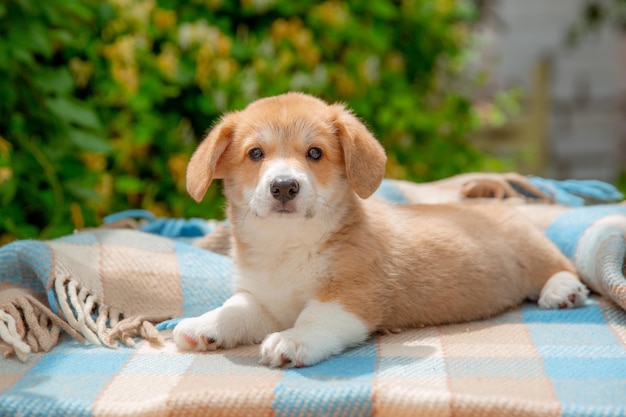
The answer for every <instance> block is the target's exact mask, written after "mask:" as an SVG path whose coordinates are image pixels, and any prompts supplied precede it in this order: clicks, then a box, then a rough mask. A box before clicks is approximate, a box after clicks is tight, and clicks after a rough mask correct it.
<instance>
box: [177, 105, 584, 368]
mask: <svg viewBox="0 0 626 417" xmlns="http://www.w3.org/2000/svg"><path fill="white" fill-rule="evenodd" d="M385 163H386V156H385V152H384V150H383V148H382V146H381V145H380V144H379V142H378V141H377V140H376V139H375V138H374V136H373V135H372V133H370V131H369V130H368V129H367V128H366V127H365V125H364V124H363V123H362V122H361V121H360V120H359V119H358V118H357V117H355V115H354V114H353V113H352V112H350V111H349V110H347V109H346V107H345V106H344V105H342V104H327V103H326V102H324V101H322V100H319V99H317V98H315V97H312V96H309V95H305V94H301V93H287V94H283V95H278V96H275V97H269V98H263V99H260V100H257V101H255V102H253V103H251V104H250V105H248V107H246V108H245V109H244V110H242V111H235V112H231V113H227V114H226V115H224V116H223V118H222V119H221V121H220V122H219V123H218V124H217V125H216V126H215V127H214V128H213V129H212V130H210V132H209V133H208V135H207V136H206V138H205V139H204V140H203V142H202V143H201V144H200V146H199V147H198V148H197V150H196V151H195V153H194V154H193V156H192V158H191V160H190V162H189V165H188V168H187V189H188V191H189V193H190V195H191V196H192V197H193V198H194V199H195V200H197V201H200V200H202V198H203V197H204V195H205V193H206V191H207V188H208V187H209V185H210V184H211V182H212V181H213V180H214V179H222V180H223V190H224V195H225V197H226V201H227V216H228V219H229V221H230V224H231V229H232V248H231V251H232V256H233V259H234V271H233V278H234V284H235V293H234V295H233V296H232V297H231V298H229V299H228V300H227V301H226V302H224V304H223V305H222V306H221V307H219V308H217V309H215V310H212V311H209V312H207V313H206V314H203V315H202V316H199V317H194V318H188V319H184V320H182V321H181V322H180V323H179V324H178V325H177V326H176V328H175V329H174V332H173V338H174V341H175V343H176V345H177V347H178V348H179V349H180V350H185V351H190V350H191V351H194V350H195V351H206V350H215V349H229V348H232V347H235V346H238V345H247V344H256V343H260V344H261V346H260V349H261V362H262V363H264V364H266V365H269V366H271V367H288V366H296V367H301V366H309V365H313V364H315V363H318V362H320V361H323V360H325V359H327V358H328V357H330V356H331V355H335V354H337V353H340V352H342V351H343V350H345V349H346V348H348V347H350V346H354V345H358V344H360V343H362V342H364V341H365V340H366V339H367V338H368V337H369V335H370V334H371V333H373V332H376V331H385V330H391V329H402V328H411V327H423V326H434V325H440V324H445V323H456V322H464V321H470V320H479V319H483V318H486V317H490V316H493V315H495V314H498V313H502V312H504V311H505V310H507V309H509V308H511V307H514V306H517V305H519V304H520V303H522V302H523V301H524V300H525V299H532V300H538V303H539V306H540V307H541V308H546V309H557V308H572V307H577V306H581V305H583V304H584V303H585V300H586V299H587V294H588V291H587V289H586V287H585V286H584V285H583V284H582V283H581V282H580V280H579V279H578V277H577V275H576V271H575V269H574V267H573V266H572V264H571V263H570V262H569V260H568V259H567V258H566V257H565V256H564V255H563V254H561V252H560V251H559V250H558V249H557V247H556V246H555V245H554V244H553V243H552V242H550V241H549V240H548V239H547V238H546V237H545V236H544V235H543V233H542V232H541V231H540V230H539V229H538V228H536V227H535V226H533V225H532V224H530V223H529V222H528V221H527V220H525V219H524V217H523V216H522V215H520V213H519V212H518V211H516V210H515V209H514V208H512V207H509V206H507V205H504V204H488V205H480V204H471V205H461V204H459V205H454V204H423V205H394V204H390V203H387V202H383V201H380V200H379V199H377V198H369V197H370V196H371V195H372V194H373V193H374V192H375V191H376V189H377V188H378V186H379V185H380V183H381V181H382V179H383V176H384V174H385Z"/></svg>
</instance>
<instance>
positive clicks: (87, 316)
mask: <svg viewBox="0 0 626 417" xmlns="http://www.w3.org/2000/svg"><path fill="white" fill-rule="evenodd" d="M54 288H55V293H56V297H57V302H58V305H59V309H60V310H61V312H62V313H63V317H64V318H65V319H66V320H67V323H68V324H69V325H70V326H71V327H72V328H73V329H75V330H77V331H78V332H79V333H80V334H81V335H83V336H84V337H85V339H87V340H89V341H90V342H91V343H93V344H94V345H105V346H107V347H110V348H117V347H118V344H117V342H116V341H117V340H119V341H121V342H122V343H123V344H124V345H126V346H135V342H134V340H133V337H135V336H140V337H142V338H143V339H146V340H148V341H149V342H150V343H155V344H159V345H160V344H163V338H162V337H161V335H160V334H159V332H158V330H157V329H156V328H155V327H154V325H153V324H152V323H151V322H150V321H149V320H148V319H147V318H145V317H143V316H137V317H125V316H124V314H123V313H122V312H120V311H118V310H116V309H115V308H112V307H107V306H104V305H103V304H101V303H99V302H98V300H97V299H96V297H95V296H94V295H93V294H92V293H90V292H89V290H87V289H86V288H81V287H80V284H79V283H78V282H77V281H76V280H74V279H72V277H71V276H69V275H67V274H59V275H58V276H57V277H56V278H55V280H54Z"/></svg>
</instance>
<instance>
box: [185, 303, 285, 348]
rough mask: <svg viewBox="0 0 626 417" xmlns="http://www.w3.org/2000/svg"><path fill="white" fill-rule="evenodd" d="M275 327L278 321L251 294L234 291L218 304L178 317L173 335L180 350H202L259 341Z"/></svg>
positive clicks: (231, 346) (275, 329)
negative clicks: (203, 312) (208, 308)
mask: <svg viewBox="0 0 626 417" xmlns="http://www.w3.org/2000/svg"><path fill="white" fill-rule="evenodd" d="M277 330H280V325H279V323H278V322H277V321H276V320H275V319H274V318H273V317H272V316H271V315H270V314H269V313H268V311H267V310H266V309H265V308H264V307H263V306H262V305H261V304H260V303H259V302H258V301H257V300H256V299H255V298H254V297H253V296H252V295H250V294H248V293H236V294H235V295H233V296H232V297H231V298H229V299H228V300H226V302H224V305H222V307H219V308H217V309H215V310H212V311H209V312H208V313H206V314H203V315H202V316H199V317H194V318H189V319H184V320H182V321H181V322H180V323H178V325H177V326H176V327H175V328H174V332H173V337H174V342H175V343H176V346H177V347H178V348H179V349H180V350H199V351H202V350H215V349H220V348H224V349H229V348H233V347H235V346H237V345H250V344H254V343H259V342H260V341H261V340H263V338H264V337H265V336H266V335H268V334H269V333H272V332H275V331H277Z"/></svg>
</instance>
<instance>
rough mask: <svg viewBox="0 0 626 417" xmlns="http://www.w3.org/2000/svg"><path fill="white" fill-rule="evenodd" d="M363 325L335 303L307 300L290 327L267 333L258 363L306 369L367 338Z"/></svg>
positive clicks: (365, 327)
mask: <svg viewBox="0 0 626 417" xmlns="http://www.w3.org/2000/svg"><path fill="white" fill-rule="evenodd" d="M368 334H369V331H368V329H367V326H366V325H365V324H364V323H363V321H362V320H360V319H359V318H358V317H357V316H355V315H354V314H352V313H350V312H348V311H346V310H345V309H344V308H343V306H342V305H341V304H339V303H338V302H329V303H322V302H319V301H317V300H313V301H310V302H309V303H308V304H307V306H306V308H305V309H304V310H303V311H302V313H301V314H300V316H299V317H298V320H296V323H295V325H294V327H293V328H291V329H288V330H285V331H282V332H280V333H273V334H270V335H269V336H267V337H266V338H265V340H264V341H263V344H262V345H261V363H263V364H265V365H269V366H272V367H278V366H297V367H301V366H309V365H314V364H316V363H318V362H320V361H322V360H324V359H327V358H328V357H330V356H332V355H335V354H337V353H339V352H341V351H343V350H344V349H346V348H347V347H350V346H354V345H357V344H359V343H362V342H363V341H365V339H367V336H368Z"/></svg>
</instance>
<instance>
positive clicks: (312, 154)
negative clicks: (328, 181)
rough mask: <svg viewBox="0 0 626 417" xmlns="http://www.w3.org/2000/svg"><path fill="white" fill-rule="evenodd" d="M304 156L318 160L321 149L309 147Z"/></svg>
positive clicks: (320, 155)
mask: <svg viewBox="0 0 626 417" xmlns="http://www.w3.org/2000/svg"><path fill="white" fill-rule="evenodd" d="M306 157H307V158H309V159H311V160H313V161H319V160H320V158H321V157H322V150H321V149H320V148H311V149H309V151H308V152H307V154H306Z"/></svg>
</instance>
